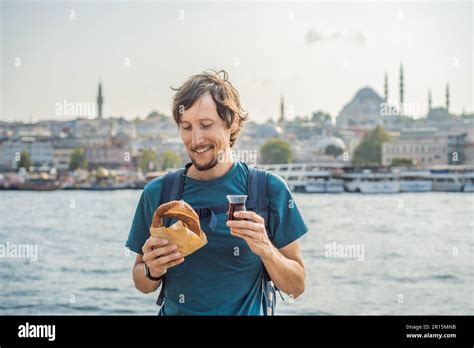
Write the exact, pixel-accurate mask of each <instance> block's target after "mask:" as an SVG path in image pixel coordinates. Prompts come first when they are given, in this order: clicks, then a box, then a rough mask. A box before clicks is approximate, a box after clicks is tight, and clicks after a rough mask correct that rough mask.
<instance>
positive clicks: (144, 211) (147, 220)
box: [125, 180, 161, 254]
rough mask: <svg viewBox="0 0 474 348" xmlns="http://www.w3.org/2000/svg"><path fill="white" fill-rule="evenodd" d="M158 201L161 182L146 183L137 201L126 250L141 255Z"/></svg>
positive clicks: (159, 199)
mask: <svg viewBox="0 0 474 348" xmlns="http://www.w3.org/2000/svg"><path fill="white" fill-rule="evenodd" d="M160 201H161V182H158V181H156V180H155V181H152V182H150V183H148V184H147V185H146V186H145V188H144V190H143V192H142V194H141V196H140V200H139V201H138V205H137V208H136V210H135V215H134V217H133V220H132V226H131V227H130V232H129V234H128V239H127V242H126V243H125V246H126V247H127V248H129V249H130V250H132V251H133V252H136V253H137V254H143V251H142V248H143V245H144V244H145V242H146V240H147V239H148V238H149V237H150V225H151V221H152V219H153V214H154V213H155V210H156V208H157V206H158V205H159V202H160Z"/></svg>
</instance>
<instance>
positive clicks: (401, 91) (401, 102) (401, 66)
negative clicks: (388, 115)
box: [399, 64, 403, 116]
mask: <svg viewBox="0 0 474 348" xmlns="http://www.w3.org/2000/svg"><path fill="white" fill-rule="evenodd" d="M399 111H400V116H402V115H403V64H400V108H399Z"/></svg>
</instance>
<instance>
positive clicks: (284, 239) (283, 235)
mask: <svg viewBox="0 0 474 348" xmlns="http://www.w3.org/2000/svg"><path fill="white" fill-rule="evenodd" d="M268 179H269V181H268V185H269V186H268V192H269V200H270V202H269V203H270V211H269V217H268V218H269V222H268V225H269V228H270V230H271V232H272V233H273V238H272V242H273V244H274V245H275V247H276V248H278V249H281V248H283V247H285V246H287V245H288V244H290V243H292V242H294V241H295V240H297V239H299V238H300V237H301V236H302V235H304V234H305V233H306V232H307V231H308V226H307V225H306V223H305V221H304V219H303V216H302V215H301V213H300V211H299V209H298V207H297V206H296V202H295V200H294V198H293V196H292V194H291V192H290V189H289V188H288V185H287V184H286V182H285V180H283V179H282V178H281V177H279V176H278V175H275V174H272V173H270V174H269V178H268Z"/></svg>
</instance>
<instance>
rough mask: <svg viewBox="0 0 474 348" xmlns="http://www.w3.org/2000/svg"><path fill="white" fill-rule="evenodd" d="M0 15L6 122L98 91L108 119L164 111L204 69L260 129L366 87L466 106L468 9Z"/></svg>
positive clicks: (56, 10)
mask: <svg viewBox="0 0 474 348" xmlns="http://www.w3.org/2000/svg"><path fill="white" fill-rule="evenodd" d="M0 6H1V10H0V11H1V12H0V13H1V19H2V24H1V38H2V40H1V42H2V44H1V68H2V70H1V71H2V75H1V81H2V84H1V101H0V102H1V104H0V120H2V121H24V122H28V121H29V120H30V119H32V120H33V121H35V122H36V121H39V120H47V119H58V120H62V119H66V118H71V117H66V116H65V115H64V114H63V115H58V114H57V112H56V109H55V105H56V104H57V103H63V101H68V102H72V103H94V104H95V103H96V102H97V98H98V96H97V91H98V90H97V88H98V85H99V83H100V82H101V84H102V88H103V90H102V96H101V98H102V97H103V103H101V105H102V108H101V109H102V117H104V118H108V117H111V116H113V117H117V116H124V117H125V118H126V119H129V120H131V119H134V118H136V117H137V116H139V117H141V118H144V117H146V115H147V114H148V113H150V112H151V111H153V110H156V111H158V112H162V113H165V114H170V106H171V102H172V96H173V93H174V92H173V91H172V90H171V88H170V87H171V86H172V87H177V86H179V85H180V84H181V83H182V82H183V81H184V80H185V79H186V78H187V77H188V76H190V75H193V74H196V73H199V72H201V71H203V70H206V69H217V70H219V69H225V70H227V71H228V72H229V75H230V80H231V82H232V83H233V84H234V85H235V87H236V88H237V89H238V91H239V92H240V95H241V101H242V104H243V107H244V108H245V109H246V110H247V111H249V113H250V119H251V120H252V121H256V122H259V123H261V122H265V121H266V120H267V119H268V118H269V117H272V118H273V120H278V119H279V118H280V117H281V115H282V113H284V114H285V118H286V119H290V120H291V119H293V118H294V117H295V116H297V115H299V116H308V115H310V113H311V112H313V111H318V110H321V111H324V112H328V113H330V114H331V116H332V117H333V118H334V117H335V116H337V115H338V114H339V112H340V111H341V110H342V109H343V107H344V105H345V104H346V103H348V102H349V101H350V100H351V99H352V98H353V97H354V95H355V94H356V92H357V91H358V90H359V89H360V88H363V87H367V86H369V87H371V88H373V89H374V90H375V91H376V92H377V93H378V94H379V95H380V96H382V97H383V98H385V97H386V94H388V99H389V101H390V102H392V103H398V102H399V101H400V98H403V101H404V102H405V103H407V104H418V105H421V108H422V109H423V110H422V111H423V112H424V111H425V110H424V108H427V107H428V105H429V104H430V102H429V100H430V101H431V107H432V108H436V107H445V106H446V93H447V92H448V90H449V110H450V112H452V113H454V114H461V113H462V112H463V111H465V112H472V111H473V110H474V107H473V99H474V98H473V83H472V82H473V65H472V64H473V63H472V62H473V56H472V55H473V43H472V37H473V36H472V34H473V33H472V30H473V29H472V19H473V4H472V2H469V1H463V2H455V3H452V2H449V3H432V2H425V3H406V2H400V3H372V2H369V3H340V2H337V3H326V2H316V3H291V2H284V3H249V2H244V3H225V4H218V3H214V2H213V3H203V2H200V3H196V2H183V3H177V4H170V3H157V2H153V3H149V2H146V3H136V2H135V3H131V2H127V3H114V2H108V3H69V4H65V3H53V2H47V3H17V2H9V1H7V2H2V3H1V5H0ZM242 23H245V25H242ZM400 64H403V75H404V81H403V85H404V88H403V96H401V95H400ZM448 85H449V87H448ZM283 100H284V109H283V105H282V101H283ZM98 111H99V110H98Z"/></svg>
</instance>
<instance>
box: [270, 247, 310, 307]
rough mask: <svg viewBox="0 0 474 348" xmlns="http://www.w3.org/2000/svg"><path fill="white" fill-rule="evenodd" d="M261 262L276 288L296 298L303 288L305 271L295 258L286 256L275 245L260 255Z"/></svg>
mask: <svg viewBox="0 0 474 348" xmlns="http://www.w3.org/2000/svg"><path fill="white" fill-rule="evenodd" d="M262 261H263V264H264V265H265V268H266V270H267V272H268V274H269V275H270V278H271V279H272V281H273V283H274V284H275V285H276V287H277V288H278V289H280V290H281V291H283V292H285V293H287V294H288V295H290V296H292V297H293V298H297V297H298V296H300V295H301V294H302V293H303V292H304V289H305V286H306V285H305V282H306V272H305V269H304V267H303V266H302V265H301V264H300V263H299V262H297V261H295V260H290V259H288V258H286V257H285V256H284V255H283V254H282V253H281V252H280V251H279V250H278V249H277V248H276V247H274V246H273V245H272V246H271V248H270V250H269V252H268V253H267V254H266V255H265V256H264V257H262Z"/></svg>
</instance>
